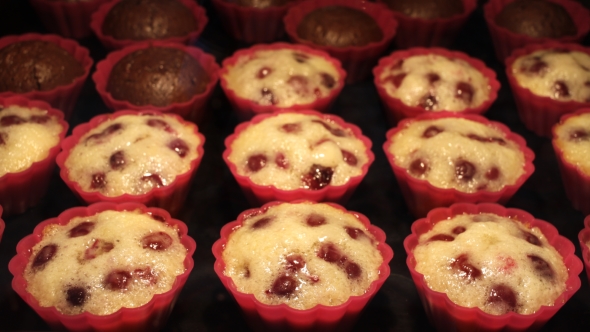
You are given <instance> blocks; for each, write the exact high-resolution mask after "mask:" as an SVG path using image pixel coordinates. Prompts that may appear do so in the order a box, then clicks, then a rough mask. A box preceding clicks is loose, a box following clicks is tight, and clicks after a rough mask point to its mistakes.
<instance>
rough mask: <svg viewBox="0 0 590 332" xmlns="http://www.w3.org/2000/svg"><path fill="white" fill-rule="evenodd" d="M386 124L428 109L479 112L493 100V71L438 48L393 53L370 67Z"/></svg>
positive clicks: (494, 84)
mask: <svg viewBox="0 0 590 332" xmlns="http://www.w3.org/2000/svg"><path fill="white" fill-rule="evenodd" d="M373 75H374V77H375V78H374V82H375V86H376V87H377V92H378V93H379V96H380V97H381V100H382V101H383V103H384V104H385V106H386V110H387V112H386V113H387V116H388V118H389V119H390V122H391V123H392V124H395V123H396V122H397V121H399V120H401V119H403V118H406V117H414V116H416V115H419V114H423V113H427V112H430V111H452V112H462V113H478V114H481V113H483V112H485V111H487V110H488V108H489V107H490V106H491V104H492V103H493V102H494V101H495V100H496V97H497V93H498V90H499V88H500V83H499V82H498V80H497V79H496V73H495V72H494V71H493V70H491V69H489V68H488V67H486V65H485V64H484V63H483V62H482V61H480V60H478V59H475V58H471V57H469V56H467V55H466V54H464V53H461V52H453V51H448V50H445V49H442V48H411V49H409V50H405V51H396V52H393V53H392V54H391V55H389V56H388V57H384V58H382V59H381V60H379V64H378V65H377V67H375V68H374V69H373Z"/></svg>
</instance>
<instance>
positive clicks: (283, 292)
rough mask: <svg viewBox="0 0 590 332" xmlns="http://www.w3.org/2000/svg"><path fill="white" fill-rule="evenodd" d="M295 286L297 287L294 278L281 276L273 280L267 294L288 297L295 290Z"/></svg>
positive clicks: (297, 284) (285, 275)
mask: <svg viewBox="0 0 590 332" xmlns="http://www.w3.org/2000/svg"><path fill="white" fill-rule="evenodd" d="M297 286H299V283H298V282H297V280H295V278H293V277H292V276H290V275H287V274H282V275H280V276H279V277H278V278H277V279H275V281H274V282H273V284H272V287H271V289H270V290H268V291H267V293H270V294H275V295H278V296H283V297H289V296H291V294H293V293H294V292H295V291H296V290H297Z"/></svg>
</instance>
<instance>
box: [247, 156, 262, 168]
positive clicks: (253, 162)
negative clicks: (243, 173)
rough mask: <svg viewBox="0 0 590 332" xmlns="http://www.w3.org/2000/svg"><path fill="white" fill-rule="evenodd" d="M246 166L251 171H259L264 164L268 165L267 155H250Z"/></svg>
mask: <svg viewBox="0 0 590 332" xmlns="http://www.w3.org/2000/svg"><path fill="white" fill-rule="evenodd" d="M246 166H247V167H248V169H249V170H250V171H251V172H258V171H259V170H261V169H262V168H263V167H264V166H266V156H265V155H263V154H255V155H253V156H250V157H249V158H248V162H247V164H246Z"/></svg>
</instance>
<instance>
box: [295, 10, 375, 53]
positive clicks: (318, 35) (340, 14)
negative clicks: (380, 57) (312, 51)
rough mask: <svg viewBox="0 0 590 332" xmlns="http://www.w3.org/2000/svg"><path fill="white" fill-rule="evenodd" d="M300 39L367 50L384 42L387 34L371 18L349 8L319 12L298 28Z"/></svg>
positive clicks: (306, 18) (325, 44)
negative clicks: (384, 34)
mask: <svg viewBox="0 0 590 332" xmlns="http://www.w3.org/2000/svg"><path fill="white" fill-rule="evenodd" d="M297 35H298V36H299V37H300V38H302V39H305V40H308V41H310V42H312V43H314V44H318V45H324V46H334V47H346V46H364V45H367V44H369V43H371V42H378V41H380V40H382V39H383V31H381V28H380V27H379V25H377V22H375V20H374V19H373V18H372V17H371V16H369V15H368V14H366V13H364V12H362V11H360V10H357V9H354V8H350V7H346V6H328V7H323V8H318V9H316V10H314V11H312V12H310V13H309V14H307V15H306V16H305V17H304V18H303V20H301V23H299V25H298V26H297Z"/></svg>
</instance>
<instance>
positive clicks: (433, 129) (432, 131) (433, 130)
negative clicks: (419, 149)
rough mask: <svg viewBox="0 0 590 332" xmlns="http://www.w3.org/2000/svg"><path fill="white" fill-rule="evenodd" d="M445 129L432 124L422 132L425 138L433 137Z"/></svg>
mask: <svg viewBox="0 0 590 332" xmlns="http://www.w3.org/2000/svg"><path fill="white" fill-rule="evenodd" d="M443 131H444V129H442V128H439V127H437V126H430V127H428V128H426V130H424V132H423V133H422V137H423V138H431V137H434V136H436V135H438V134H440V133H442V132H443Z"/></svg>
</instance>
